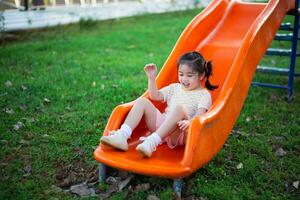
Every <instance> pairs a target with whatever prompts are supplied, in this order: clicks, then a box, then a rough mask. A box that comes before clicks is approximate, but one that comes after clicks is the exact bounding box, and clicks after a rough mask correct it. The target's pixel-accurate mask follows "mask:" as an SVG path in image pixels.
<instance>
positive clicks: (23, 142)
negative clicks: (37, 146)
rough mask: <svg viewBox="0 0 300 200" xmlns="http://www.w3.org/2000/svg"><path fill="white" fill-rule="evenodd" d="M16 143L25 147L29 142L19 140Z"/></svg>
mask: <svg viewBox="0 0 300 200" xmlns="http://www.w3.org/2000/svg"><path fill="white" fill-rule="evenodd" d="M18 143H19V144H22V145H26V146H27V145H29V144H30V142H29V141H27V140H23V139H21V140H20V141H19V142H18Z"/></svg>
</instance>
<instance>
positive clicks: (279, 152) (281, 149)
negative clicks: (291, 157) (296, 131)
mask: <svg viewBox="0 0 300 200" xmlns="http://www.w3.org/2000/svg"><path fill="white" fill-rule="evenodd" d="M286 154H287V153H286V151H284V150H283V148H281V147H280V148H278V149H277V150H276V152H275V155H276V156H279V157H283V156H285V155H286Z"/></svg>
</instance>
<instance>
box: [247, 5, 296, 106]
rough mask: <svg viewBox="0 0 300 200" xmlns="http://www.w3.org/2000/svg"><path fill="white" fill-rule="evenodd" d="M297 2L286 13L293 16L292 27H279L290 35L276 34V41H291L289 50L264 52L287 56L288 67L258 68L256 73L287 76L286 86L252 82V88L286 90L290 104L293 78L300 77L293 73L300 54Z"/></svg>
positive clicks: (285, 24)
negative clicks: (298, 50) (298, 49)
mask: <svg viewBox="0 0 300 200" xmlns="http://www.w3.org/2000/svg"><path fill="white" fill-rule="evenodd" d="M299 2H300V1H299V0H296V2H295V9H293V10H290V11H289V12H287V15H292V16H294V22H293V26H292V25H291V24H290V23H282V24H281V26H280V30H284V31H290V32H292V33H285V34H281V33H276V36H275V40H278V41H291V49H274V48H269V49H268V50H267V52H266V55H271V56H288V57H289V58H290V66H289V68H278V67H276V68H275V67H267V66H259V67H258V69H257V71H258V72H264V73H271V74H278V75H287V76H288V84H287V85H274V84H269V83H259V82H253V83H252V85H254V86H263V87H270V88H278V89H286V90H287V101H288V102H290V101H291V100H292V97H293V88H294V77H295V76H300V72H295V70H296V69H295V67H296V58H297V57H298V56H300V53H297V44H298V40H300V38H299V28H300V26H299Z"/></svg>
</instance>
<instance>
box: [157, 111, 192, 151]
mask: <svg viewBox="0 0 300 200" xmlns="http://www.w3.org/2000/svg"><path fill="white" fill-rule="evenodd" d="M165 119H166V114H165V113H161V112H160V111H159V110H157V112H156V124H155V126H156V130H157V129H158V128H159V127H160V126H161V125H162V123H163V122H164V121H165ZM185 134H186V132H185V131H181V132H180V134H179V135H178V137H177V138H176V140H175V143H173V142H172V138H171V136H172V135H168V136H167V137H165V138H164V139H163V142H166V143H167V145H168V147H169V148H171V149H174V148H175V147H177V146H180V145H184V144H185V141H184V137H185Z"/></svg>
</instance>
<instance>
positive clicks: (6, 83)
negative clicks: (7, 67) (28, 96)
mask: <svg viewBox="0 0 300 200" xmlns="http://www.w3.org/2000/svg"><path fill="white" fill-rule="evenodd" d="M4 85H5V87H11V86H13V84H12V82H11V81H9V80H8V81H6V82H5V83H4Z"/></svg>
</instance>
